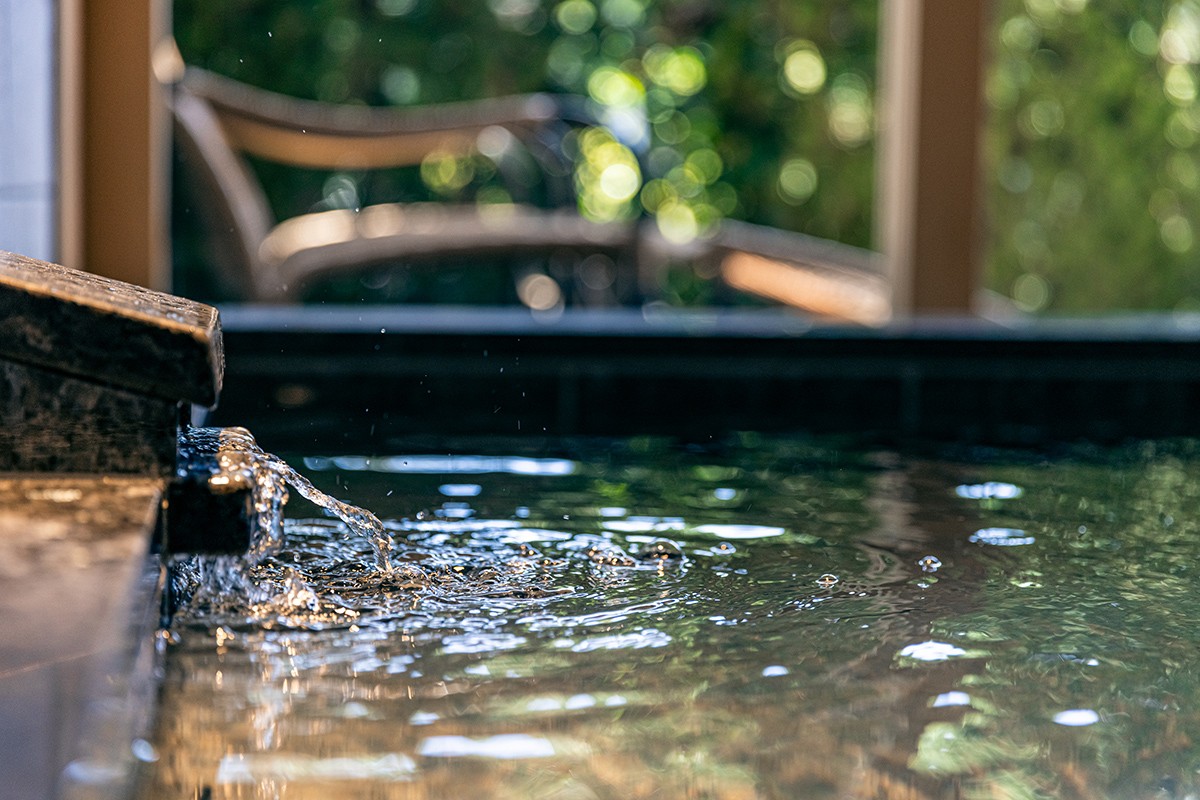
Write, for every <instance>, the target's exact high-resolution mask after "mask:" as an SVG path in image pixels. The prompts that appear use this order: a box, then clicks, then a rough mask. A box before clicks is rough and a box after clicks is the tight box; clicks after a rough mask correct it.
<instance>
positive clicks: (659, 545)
mask: <svg viewBox="0 0 1200 800" xmlns="http://www.w3.org/2000/svg"><path fill="white" fill-rule="evenodd" d="M638 557H639V558H641V559H642V561H674V560H676V559H681V558H683V551H682V550H680V549H679V545H677V544H675V543H674V542H672V541H671V540H670V539H655V540H654V541H652V542H650V543H649V544H647V545H646V547H645V549H644V550H642V552H641V553H640V554H639V555H638Z"/></svg>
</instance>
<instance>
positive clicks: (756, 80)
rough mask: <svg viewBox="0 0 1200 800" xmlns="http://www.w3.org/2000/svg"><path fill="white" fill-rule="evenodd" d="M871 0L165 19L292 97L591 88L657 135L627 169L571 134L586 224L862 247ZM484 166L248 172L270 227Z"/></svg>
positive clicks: (475, 179)
mask: <svg viewBox="0 0 1200 800" xmlns="http://www.w3.org/2000/svg"><path fill="white" fill-rule="evenodd" d="M875 6H876V4H875V2H873V0H840V1H839V2H831V3H764V2H761V1H760V0H730V1H729V2H715V1H713V0H708V1H705V2H696V1H695V0H687V2H684V0H596V1H595V2H592V0H563V2H552V1H549V0H487V1H486V2H484V1H483V0H476V1H475V2H465V1H464V0H373V1H370V0H317V1H316V2H311V1H309V2H302V1H301V0H222V1H221V2H201V1H200V0H177V1H176V3H175V27H176V38H177V40H178V42H179V45H180V49H181V51H182V52H183V55H184V58H185V60H186V61H187V62H188V63H191V64H195V65H199V66H203V67H207V68H209V69H211V70H214V71H216V72H219V73H222V74H225V75H229V76H231V77H234V78H237V79H239V80H242V81H245V82H247V83H251V84H254V85H258V86H262V87H265V88H268V89H272V90H275V91H279V92H283V93H286V94H289V95H293V96H296V97H303V98H312V99H319V100H324V101H329V102H338V103H362V104H369V105H398V106H406V105H417V104H430V103H440V102H446V101H453V100H464V99H472V98H480V97H486V96H495V95H504V94H512V93H518V92H529V91H552V92H567V93H572V94H578V95H582V96H586V97H588V98H589V99H590V100H591V101H592V102H593V103H594V104H595V105H596V106H597V107H598V108H599V109H600V110H601V112H602V113H603V115H605V116H607V117H608V118H609V119H612V120H615V121H616V122H617V128H618V129H620V128H621V127H622V126H621V124H620V122H621V121H622V120H625V121H626V122H627V121H628V120H629V119H630V118H632V117H634V116H637V117H641V118H642V119H644V120H645V126H646V127H647V128H648V133H649V136H648V138H647V141H645V142H644V143H643V144H644V148H643V150H642V152H641V153H640V158H639V159H638V160H634V159H633V157H632V154H631V153H629V151H628V150H626V151H625V153H626V154H625V155H622V153H621V152H619V151H618V150H617V149H614V148H613V147H611V146H608V145H606V143H605V142H604V141H601V140H600V139H597V138H595V137H592V138H591V139H588V138H586V137H580V138H579V140H578V141H577V147H576V150H577V152H576V156H577V162H578V164H579V167H578V169H577V173H576V184H577V188H578V191H579V195H580V205H581V211H582V212H583V213H584V214H586V215H588V216H592V217H595V218H600V219H605V218H615V217H620V216H627V215H630V214H648V215H651V216H653V217H654V218H655V219H656V220H657V221H658V223H659V226H660V228H661V229H662V230H663V232H664V234H665V235H667V236H668V238H672V239H679V240H686V239H689V238H692V237H694V236H696V235H699V234H701V233H702V232H703V230H704V229H705V228H707V227H708V226H709V225H711V224H712V223H713V222H715V221H717V220H718V219H720V218H721V217H725V216H730V217H734V218H738V219H744V220H748V221H752V222H758V223H763V224H768V225H774V226H778V227H782V228H787V229H792V230H798V231H804V232H806V233H811V234H815V235H819V236H824V237H828V238H833V239H839V240H842V241H846V242H850V243H853V244H857V245H861V246H869V244H870V231H871V185H872V180H873V178H872V175H873V152H874V147H873V125H874V119H873V115H874V94H875V89H874V74H875V42H876V24H877V23H876V7H875ZM483 161H486V159H484V160H483ZM475 166H476V167H479V169H476V170H475V171H473V172H472V173H471V175H470V176H469V177H467V178H466V179H465V180H461V181H460V180H458V178H459V177H462V176H461V175H460V174H457V173H456V174H455V175H454V176H451V177H454V178H455V180H452V181H451V180H447V181H441V182H440V183H438V181H437V180H433V179H432V178H436V177H437V176H438V175H439V174H442V173H443V172H444V170H441V171H439V169H437V168H425V169H422V170H420V171H416V170H412V171H409V172H407V173H399V172H392V173H387V174H385V175H366V174H338V175H328V174H317V173H311V172H304V171H300V170H294V169H283V168H280V167H279V166H278V165H267V164H259V165H256V167H257V168H258V169H259V170H260V173H261V174H262V175H263V177H264V180H265V182H266V184H267V186H268V192H269V195H270V200H271V202H272V205H273V207H274V208H275V211H276V213H277V214H278V215H280V216H287V215H292V214H296V213H302V212H305V211H309V210H319V209H321V208H329V207H354V206H355V205H358V204H364V203H369V202H377V201H406V200H417V199H423V198H428V197H437V198H438V199H451V200H468V201H469V200H473V199H474V200H479V199H481V197H482V198H483V199H487V197H488V195H487V193H488V192H493V193H494V192H495V182H494V181H491V182H489V180H490V179H491V178H492V177H493V176H491V175H489V174H487V165H486V164H485V163H482V162H480V161H479V160H477V161H476V164H475ZM492 196H494V194H493V195H492ZM677 294H679V295H680V297H681V298H683V297H684V296H689V297H691V296H694V297H696V298H700V297H703V296H705V293H704V292H699V291H695V290H694V289H692V288H686V287H685V288H684V289H682V290H680V291H679V292H677Z"/></svg>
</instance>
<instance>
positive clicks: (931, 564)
mask: <svg viewBox="0 0 1200 800" xmlns="http://www.w3.org/2000/svg"><path fill="white" fill-rule="evenodd" d="M917 566H919V567H920V568H921V571H922V572H937V571H938V570H939V569H940V568H941V566H942V560H941V559H940V558H938V557H937V556H922V557H921V559H920V560H919V561H918V562H917Z"/></svg>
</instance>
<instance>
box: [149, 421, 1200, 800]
mask: <svg viewBox="0 0 1200 800" xmlns="http://www.w3.org/2000/svg"><path fill="white" fill-rule="evenodd" d="M288 460H289V461H290V462H291V463H293V464H295V465H296V466H297V467H298V469H299V470H300V471H301V472H304V473H306V474H307V475H308V476H309V477H311V479H312V480H313V482H314V483H315V484H316V485H317V486H319V487H321V490H323V491H325V492H328V493H330V494H333V495H335V496H338V497H341V498H344V499H346V500H347V501H350V502H354V503H358V504H361V505H363V506H365V507H368V508H371V509H372V510H373V511H375V512H376V513H377V514H378V515H379V516H380V517H381V518H382V519H383V525H384V527H385V528H386V529H387V531H388V532H389V533H390V534H391V535H392V536H393V537H394V540H395V545H394V548H393V549H392V550H391V552H390V553H387V554H386V557H385V560H386V568H381V565H380V564H377V563H376V555H377V552H378V548H377V547H376V546H375V544H373V542H372V541H371V540H370V538H368V537H363V536H360V535H356V534H353V533H351V532H350V531H349V530H348V529H347V527H346V526H345V524H344V523H342V522H341V521H339V520H337V519H335V518H333V517H330V516H326V515H323V514H322V513H321V511H320V509H318V508H317V507H314V506H307V505H305V504H304V503H303V501H301V500H299V499H295V500H293V502H292V503H291V505H290V506H289V508H288V514H289V519H288V521H287V522H286V525H285V531H284V533H285V540H284V542H283V543H282V545H281V546H280V547H278V548H277V549H275V550H274V552H273V553H270V554H266V555H264V556H263V557H262V558H261V559H260V560H259V561H258V563H256V564H254V565H252V566H249V567H247V568H246V569H247V575H248V578H249V579H250V580H251V581H253V582H254V584H255V585H256V586H258V587H260V588H261V589H262V590H263V591H262V593H261V596H260V597H258V598H257V599H255V598H246V599H245V600H244V601H242V602H237V603H233V602H230V603H214V602H211V599H212V598H211V597H210V598H209V599H208V600H207V601H203V600H202V601H198V602H191V603H189V602H186V601H187V599H188V597H189V596H191V597H193V598H197V597H200V598H202V596H203V593H202V592H197V590H196V589H197V586H196V583H195V581H196V580H197V579H196V574H197V573H195V572H192V573H188V572H187V571H186V570H185V571H183V572H182V573H181V574H182V575H183V577H182V578H181V580H180V586H179V587H178V588H179V590H180V593H181V598H182V599H183V600H184V601H185V602H184V604H183V607H182V608H181V610H180V612H179V613H178V614H177V616H176V618H175V620H174V622H173V625H172V627H171V630H170V631H169V632H167V633H166V634H164V636H163V650H164V654H165V655H164V675H163V683H162V693H161V708H160V710H159V719H158V725H157V729H156V731H155V733H154V735H153V736H152V737H151V738H150V739H149V740H148V741H139V742H138V743H137V744H136V745H135V748H136V754H137V756H138V758H139V759H141V761H142V767H143V770H142V772H143V774H142V779H141V783H140V791H139V797H141V798H276V797H278V798H297V799H303V800H307V799H308V798H335V799H337V798H347V799H349V798H355V799H356V800H357V799H358V798H362V799H363V800H366V798H405V799H407V798H413V799H414V800H415V799H416V798H446V799H447V800H448V799H449V798H463V797H467V798H480V799H481V800H482V799H484V798H487V799H488V800H491V799H493V798H495V799H496V800H501V799H507V798H513V799H514V800H515V799H516V798H521V799H522V800H530V799H535V798H544V799H545V800H609V799H610V798H611V799H612V800H616V799H617V798H620V799H621V800H628V799H630V798H669V799H672V798H714V799H715V798H738V799H739V800H742V799H747V800H748V799H749V798H780V799H783V798H787V799H789V800H790V799H791V798H831V799H832V798H957V797H988V798H992V797H1004V798H1156V799H1158V800H1165V799H1166V798H1185V797H1194V796H1196V792H1197V791H1198V789H1197V787H1198V785H1200V782H1198V780H1197V770H1198V769H1200V745H1197V744H1196V743H1197V742H1200V671H1197V669H1196V668H1195V664H1196V654H1197V646H1196V644H1195V642H1193V641H1192V639H1193V637H1194V636H1195V632H1196V631H1197V630H1198V629H1200V594H1198V593H1197V578H1198V571H1200V445H1197V444H1195V443H1191V442H1167V443H1140V444H1136V445H1130V446H1127V447H1122V448H1116V449H1110V450H1097V449H1088V448H1072V449H1063V450H1060V451H1058V452H1055V453H1053V454H1049V455H1048V454H1046V453H1024V452H1004V451H993V450H983V449H964V448H956V449H946V450H940V451H932V450H923V451H918V452H893V451H889V450H880V449H872V448H864V447H860V446H857V445H854V444H847V443H843V442H838V441H830V440H797V439H778V438H764V437H760V436H756V435H750V434H747V435H743V436H740V437H736V438H734V439H731V440H728V441H724V442H721V443H714V444H708V445H704V446H698V445H680V444H678V443H673V442H671V441H667V440H658V439H633V440H622V441H574V442H546V443H541V444H540V445H539V446H538V447H537V448H536V449H531V447H530V446H529V445H528V444H527V443H523V444H522V443H508V444H507V445H505V444H500V445H491V446H488V447H487V448H485V447H484V446H482V445H475V449H474V450H464V449H456V450H455V451H454V452H453V453H451V454H447V453H446V452H428V451H426V452H417V453H411V454H395V455H388V456H374V457H365V456H356V455H344V456H330V455H322V456H308V457H290V458H289V459H288ZM189 574H190V578H189V577H188V576H189ZM189 580H190V581H191V583H189Z"/></svg>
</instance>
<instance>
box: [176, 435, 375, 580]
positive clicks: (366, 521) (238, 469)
mask: <svg viewBox="0 0 1200 800" xmlns="http://www.w3.org/2000/svg"><path fill="white" fill-rule="evenodd" d="M214 432H215V434H216V437H217V444H218V448H217V466H218V472H217V473H216V474H215V475H213V477H212V478H210V482H212V483H215V484H223V485H239V486H249V487H250V489H251V491H252V493H253V497H254V510H255V512H256V513H257V515H258V520H257V521H258V525H257V531H256V533H255V537H254V539H253V540H252V542H251V546H250V552H249V553H248V558H249V560H250V562H251V563H254V564H257V563H259V562H261V561H262V560H263V559H265V558H267V557H268V556H272V555H275V554H277V553H278V552H279V551H280V549H282V547H283V540H284V536H283V506H284V504H285V503H287V500H288V492H287V487H288V486H291V487H292V488H293V489H295V490H296V491H297V492H299V493H300V494H301V495H302V496H303V497H304V498H305V499H307V500H309V501H310V502H312V503H314V504H316V505H317V506H320V507H321V508H323V509H325V510H326V511H329V512H330V513H332V514H333V515H334V516H336V517H337V518H338V519H340V520H341V521H342V522H344V523H345V524H346V527H347V528H349V529H350V531H351V532H352V533H355V534H357V535H359V536H362V537H364V538H365V539H366V540H367V541H369V542H370V543H371V548H372V550H373V552H374V556H375V567H376V569H378V570H379V571H380V572H383V573H385V574H390V573H391V571H392V562H391V553H392V549H393V545H394V543H393V541H392V535H391V534H390V533H389V532H388V531H387V529H386V528H384V526H383V523H382V522H380V521H379V518H378V517H376V516H375V515H374V514H372V513H371V512H370V511H367V510H366V509H363V508H359V507H358V506H352V505H350V504H349V503H343V502H342V501H341V500H338V499H337V498H335V497H330V496H329V495H327V494H325V493H324V492H322V491H321V490H320V489H318V488H316V487H315V486H313V485H312V482H311V481H309V480H308V478H305V477H304V476H303V475H301V474H300V473H299V472H297V471H296V470H294V469H293V468H292V467H291V465H289V464H288V463H287V462H285V461H284V460H283V459H281V458H279V457H278V456H274V455H272V454H270V453H267V452H264V451H263V449H262V448H261V447H259V446H258V442H256V441H255V440H254V436H253V435H252V434H251V433H250V431H248V430H246V429H245V428H237V427H234V428H219V429H212V428H198V429H191V430H189V431H188V432H186V433H185V434H184V436H190V437H198V436H208V437H211V436H212V435H213V433H214Z"/></svg>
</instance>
